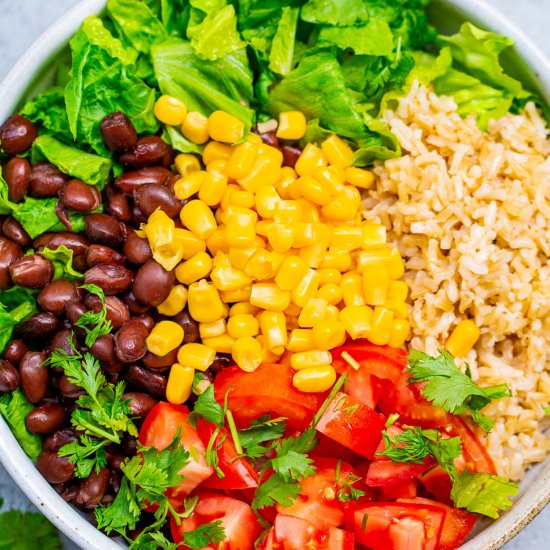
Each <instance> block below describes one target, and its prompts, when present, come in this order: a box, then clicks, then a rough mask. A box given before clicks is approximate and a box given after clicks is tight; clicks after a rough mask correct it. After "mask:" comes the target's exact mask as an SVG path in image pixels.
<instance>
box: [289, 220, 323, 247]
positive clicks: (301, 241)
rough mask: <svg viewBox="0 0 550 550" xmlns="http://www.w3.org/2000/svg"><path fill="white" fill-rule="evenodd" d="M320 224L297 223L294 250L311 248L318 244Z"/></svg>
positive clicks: (294, 225)
mask: <svg viewBox="0 0 550 550" xmlns="http://www.w3.org/2000/svg"><path fill="white" fill-rule="evenodd" d="M318 226H319V224H318V223H312V222H296V223H294V224H293V230H294V231H293V235H294V239H293V241H292V247H293V248H304V247H305V246H311V245H313V244H315V243H316V242H317V239H318Z"/></svg>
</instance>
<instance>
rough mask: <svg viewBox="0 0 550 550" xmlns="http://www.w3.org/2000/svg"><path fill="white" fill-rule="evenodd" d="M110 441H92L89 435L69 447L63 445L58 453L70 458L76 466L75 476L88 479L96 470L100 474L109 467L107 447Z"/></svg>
mask: <svg viewBox="0 0 550 550" xmlns="http://www.w3.org/2000/svg"><path fill="white" fill-rule="evenodd" d="M108 443H109V441H107V440H105V439H104V440H98V439H92V438H91V437H89V436H87V435H82V436H80V439H75V440H74V441H72V442H71V443H68V444H67V445H63V447H61V448H60V449H59V451H58V453H57V454H58V455H59V456H67V457H69V461H70V462H71V463H73V464H74V465H75V476H76V477H80V478H86V477H88V476H89V475H90V474H91V473H92V470H93V469H94V468H95V470H96V472H98V471H99V470H100V469H101V468H103V467H104V466H107V453H106V452H105V449H104V447H105V445H107V444H108Z"/></svg>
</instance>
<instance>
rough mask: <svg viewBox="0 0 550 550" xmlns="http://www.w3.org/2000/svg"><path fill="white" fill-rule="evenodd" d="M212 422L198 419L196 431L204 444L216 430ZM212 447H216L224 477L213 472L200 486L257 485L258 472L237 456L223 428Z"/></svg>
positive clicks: (231, 486) (229, 437)
mask: <svg viewBox="0 0 550 550" xmlns="http://www.w3.org/2000/svg"><path fill="white" fill-rule="evenodd" d="M216 427H217V426H215V425H214V424H210V423H209V422H205V421H204V420H199V422H198V424H197V432H198V434H199V437H200V438H201V440H202V442H203V444H204V445H205V446H207V445H208V442H209V441H210V438H211V437H212V435H213V434H214V431H215V430H216ZM214 448H215V449H217V454H218V466H219V468H220V470H221V471H222V472H223V474H224V477H219V476H218V474H217V473H216V472H214V473H213V474H212V475H211V476H210V477H209V478H208V479H207V480H206V481H205V482H204V483H203V484H202V487H206V488H209V489H251V488H254V487H257V486H258V474H257V472H256V470H254V468H253V467H252V465H251V464H250V462H249V461H248V460H247V459H246V458H244V457H239V455H238V454H237V451H236V450H235V446H234V445H233V441H232V440H231V436H230V434H229V432H228V430H226V429H225V428H222V429H221V431H220V433H219V435H218V437H217V438H216V441H215V443H214Z"/></svg>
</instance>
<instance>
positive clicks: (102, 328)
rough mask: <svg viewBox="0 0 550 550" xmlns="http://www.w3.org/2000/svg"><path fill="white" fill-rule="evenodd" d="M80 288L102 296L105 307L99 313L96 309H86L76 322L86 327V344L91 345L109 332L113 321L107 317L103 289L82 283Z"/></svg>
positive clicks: (78, 325)
mask: <svg viewBox="0 0 550 550" xmlns="http://www.w3.org/2000/svg"><path fill="white" fill-rule="evenodd" d="M80 288H82V289H84V290H86V291H88V292H89V293H90V294H94V295H95V296H97V297H98V298H100V299H101V302H102V304H103V307H102V308H101V310H100V311H98V312H97V313H96V312H94V311H85V312H84V313H83V314H82V315H81V316H80V319H78V321H77V322H76V323H75V326H76V327H80V328H82V329H84V331H85V332H86V345H87V346H88V347H91V346H92V344H93V343H94V342H95V341H96V340H97V339H98V338H99V337H100V336H105V334H109V333H110V332H111V329H112V328H113V327H112V326H111V321H109V320H108V319H107V309H106V308H105V293H104V292H103V290H102V289H101V288H99V287H98V286H97V285H82V286H81V287H80Z"/></svg>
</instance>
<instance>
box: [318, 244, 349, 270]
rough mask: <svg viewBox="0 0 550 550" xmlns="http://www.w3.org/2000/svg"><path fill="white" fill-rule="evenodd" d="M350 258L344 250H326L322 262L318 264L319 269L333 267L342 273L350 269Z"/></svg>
mask: <svg viewBox="0 0 550 550" xmlns="http://www.w3.org/2000/svg"><path fill="white" fill-rule="evenodd" d="M351 262H352V258H351V256H350V254H349V252H347V251H346V250H333V249H330V250H327V252H326V253H325V255H324V258H323V261H322V262H321V264H320V267H321V268H327V267H334V268H335V269H337V270H338V271H341V272H344V271H348V270H349V269H350V268H351Z"/></svg>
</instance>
